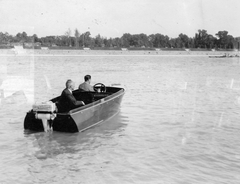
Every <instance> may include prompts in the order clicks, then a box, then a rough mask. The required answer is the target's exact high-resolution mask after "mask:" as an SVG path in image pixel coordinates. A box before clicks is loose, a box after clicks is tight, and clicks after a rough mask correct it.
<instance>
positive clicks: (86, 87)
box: [78, 75, 94, 92]
mask: <svg viewBox="0 0 240 184" xmlns="http://www.w3.org/2000/svg"><path fill="white" fill-rule="evenodd" d="M84 81H85V82H84V83H82V84H80V85H79V87H78V89H79V90H80V91H92V92H94V89H93V87H92V86H91V85H90V83H91V75H85V76H84Z"/></svg>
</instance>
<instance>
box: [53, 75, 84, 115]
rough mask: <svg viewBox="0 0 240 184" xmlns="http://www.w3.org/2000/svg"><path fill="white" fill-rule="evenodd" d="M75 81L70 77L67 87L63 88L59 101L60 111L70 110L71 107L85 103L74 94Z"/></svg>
mask: <svg viewBox="0 0 240 184" xmlns="http://www.w3.org/2000/svg"><path fill="white" fill-rule="evenodd" d="M73 90H74V82H73V81H72V80H71V79H69V80H67V82H66V88H65V89H64V90H63V92H62V94H61V97H60V100H59V103H58V112H68V111H70V110H71V109H74V108H76V107H80V106H83V105H85V104H84V102H83V101H77V100H76V99H75V97H74V96H73V94H72V91H73Z"/></svg>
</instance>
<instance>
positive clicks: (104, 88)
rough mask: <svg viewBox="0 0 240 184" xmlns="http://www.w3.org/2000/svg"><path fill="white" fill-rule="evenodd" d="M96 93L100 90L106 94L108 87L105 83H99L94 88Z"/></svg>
mask: <svg viewBox="0 0 240 184" xmlns="http://www.w3.org/2000/svg"><path fill="white" fill-rule="evenodd" d="M93 89H94V91H98V89H100V92H106V86H105V85H104V84H103V83H97V84H95V85H94V86H93Z"/></svg>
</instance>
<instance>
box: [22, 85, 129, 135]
mask: <svg viewBox="0 0 240 184" xmlns="http://www.w3.org/2000/svg"><path fill="white" fill-rule="evenodd" d="M108 88H109V87H108ZM119 89H120V88H119ZM124 93H125V91H124V89H120V90H119V91H117V92H116V93H113V94H111V95H109V96H107V97H105V98H101V99H99V100H97V101H94V102H93V103H89V104H87V105H86V106H82V107H79V108H76V109H73V110H71V111H70V112H68V113H57V116H56V118H55V119H54V120H52V121H50V124H51V126H52V128H53V130H54V131H61V132H81V131H84V130H86V129H89V128H91V127H93V126H95V125H97V124H99V123H101V122H103V121H105V120H107V119H109V118H111V117H112V116H114V115H116V114H117V113H118V112H119V109H120V104H121V101H122V98H123V95H124ZM24 128H25V129H29V130H34V131H44V128H43V125H42V121H41V120H39V119H36V118H35V113H34V112H33V111H30V112H28V113H27V115H26V117H25V120H24Z"/></svg>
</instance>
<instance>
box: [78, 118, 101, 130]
mask: <svg viewBox="0 0 240 184" xmlns="http://www.w3.org/2000/svg"><path fill="white" fill-rule="evenodd" d="M101 122H103V120H101V121H99V122H97V123H94V124H92V125H91V126H88V127H87V128H84V129H82V130H79V132H83V131H84V130H87V129H89V128H91V127H93V126H95V125H97V124H99V123H101Z"/></svg>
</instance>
